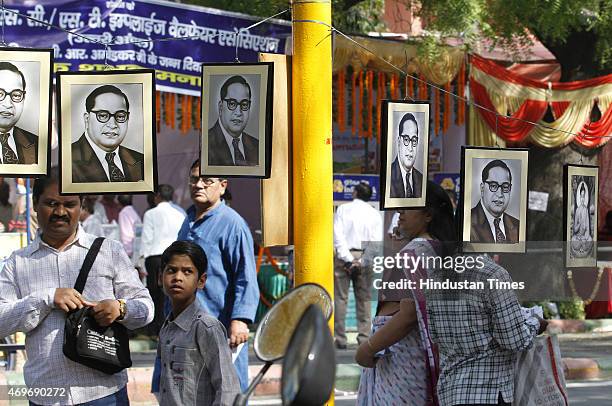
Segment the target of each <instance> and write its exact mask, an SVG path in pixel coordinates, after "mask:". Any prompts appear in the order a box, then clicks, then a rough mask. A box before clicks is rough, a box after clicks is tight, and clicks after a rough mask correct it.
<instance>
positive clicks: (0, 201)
mask: <svg viewBox="0 0 612 406" xmlns="http://www.w3.org/2000/svg"><path fill="white" fill-rule="evenodd" d="M10 194H11V187H10V186H9V184H8V183H6V182H5V181H2V183H0V205H2V206H5V207H6V206H8V205H9V196H10Z"/></svg>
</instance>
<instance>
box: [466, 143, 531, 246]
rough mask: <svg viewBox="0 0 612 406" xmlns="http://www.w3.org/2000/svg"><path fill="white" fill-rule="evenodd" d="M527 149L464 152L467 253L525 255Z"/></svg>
mask: <svg viewBox="0 0 612 406" xmlns="http://www.w3.org/2000/svg"><path fill="white" fill-rule="evenodd" d="M528 162H529V152H528V150H527V149H501V148H477V147H464V148H463V149H462V172H461V177H462V180H461V182H462V185H464V187H463V188H462V189H461V190H462V199H461V201H462V202H463V208H462V210H459V211H458V213H460V214H461V221H462V227H461V230H462V236H463V238H462V246H463V251H464V252H525V240H526V230H527V194H528V188H527V166H528Z"/></svg>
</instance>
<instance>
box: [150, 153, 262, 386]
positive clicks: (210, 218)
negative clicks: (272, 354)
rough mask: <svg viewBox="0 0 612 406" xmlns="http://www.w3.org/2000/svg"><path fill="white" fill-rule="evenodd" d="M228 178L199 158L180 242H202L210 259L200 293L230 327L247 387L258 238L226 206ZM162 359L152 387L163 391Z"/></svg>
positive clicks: (231, 341) (238, 367)
mask: <svg viewBox="0 0 612 406" xmlns="http://www.w3.org/2000/svg"><path fill="white" fill-rule="evenodd" d="M227 184H228V181H227V179H223V178H216V177H215V178H213V177H208V176H200V160H199V159H197V160H196V161H195V162H194V163H193V164H192V165H191V169H190V173H189V189H190V192H191V199H192V201H193V206H191V207H190V208H189V209H188V210H187V217H186V218H185V221H184V222H183V225H182V226H181V229H180V231H179V233H178V238H177V239H178V240H180V241H193V242H194V243H196V244H198V245H199V246H200V247H202V249H203V250H204V252H206V257H207V258H208V270H207V280H206V286H205V287H204V289H199V290H198V292H197V297H198V300H199V302H200V304H201V305H202V307H203V308H204V309H206V311H207V312H208V313H209V314H211V315H212V316H214V317H216V318H217V319H219V321H220V322H221V323H222V324H223V325H224V326H225V329H226V330H227V336H228V338H229V344H228V345H229V346H230V348H231V350H232V351H233V352H237V353H238V355H237V357H236V360H235V361H234V367H235V368H236V372H237V374H238V378H239V380H240V387H241V390H242V391H246V389H247V387H248V386H249V382H248V368H249V367H248V366H249V357H248V343H247V342H248V340H249V327H248V325H249V324H251V323H253V321H254V320H255V313H256V311H257V306H258V304H259V285H258V284H257V272H256V265H255V252H254V245H253V237H252V236H251V231H250V229H249V226H248V224H247V223H246V221H245V220H244V219H243V218H242V217H241V216H240V214H238V212H236V211H235V210H234V209H232V208H230V207H229V206H227V205H226V204H225V201H224V199H223V196H224V195H225V191H226V188H227ZM160 367H161V364H159V359H158V360H157V361H156V365H155V369H154V373H153V381H152V382H153V385H152V391H153V392H159V390H160V389H161V390H162V391H163V390H164V388H160V387H159V376H160V375H159V374H160V370H161V368H160Z"/></svg>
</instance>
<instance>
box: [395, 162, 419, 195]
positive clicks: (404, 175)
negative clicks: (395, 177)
mask: <svg viewBox="0 0 612 406" xmlns="http://www.w3.org/2000/svg"><path fill="white" fill-rule="evenodd" d="M397 163H398V164H399V167H400V171H401V172H402V183H403V184H404V193H406V174H408V175H410V176H409V177H408V182H410V190H412V195H413V196H414V193H415V190H414V185H413V184H412V170H413V169H414V167H412V168H410V170H409V171H407V172H406V170H405V169H404V167H403V166H402V164H401V163H400V162H399V157H398V158H397Z"/></svg>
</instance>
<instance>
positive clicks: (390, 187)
mask: <svg viewBox="0 0 612 406" xmlns="http://www.w3.org/2000/svg"><path fill="white" fill-rule="evenodd" d="M384 117H386V118H387V120H386V123H385V122H383V138H384V140H383V144H382V145H385V146H386V149H387V153H386V154H385V155H386V156H384V157H383V161H384V162H385V165H381V171H384V174H383V175H382V178H383V179H385V181H384V184H385V194H384V205H383V206H384V208H393V209H397V208H410V207H423V206H424V204H425V189H426V188H425V186H426V180H427V153H428V146H429V128H428V127H429V104H427V103H415V102H385V103H384V104H383V118H384ZM387 163H388V164H387Z"/></svg>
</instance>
